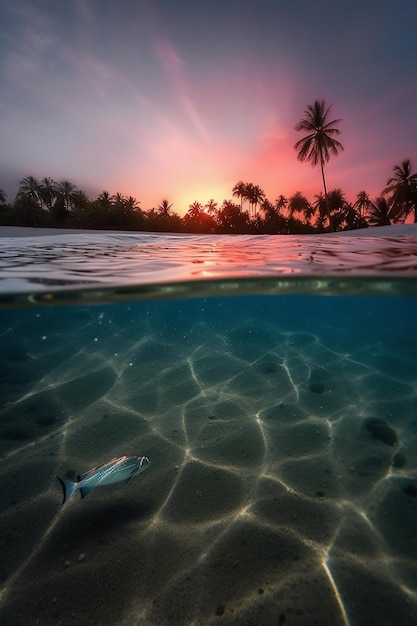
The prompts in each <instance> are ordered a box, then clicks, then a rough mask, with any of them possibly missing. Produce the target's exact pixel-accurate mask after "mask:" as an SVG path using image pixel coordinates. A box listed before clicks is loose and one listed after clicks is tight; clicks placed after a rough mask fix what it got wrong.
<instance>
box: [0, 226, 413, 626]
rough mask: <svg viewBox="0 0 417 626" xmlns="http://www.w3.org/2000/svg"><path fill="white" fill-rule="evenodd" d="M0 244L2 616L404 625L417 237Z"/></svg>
mask: <svg viewBox="0 0 417 626" xmlns="http://www.w3.org/2000/svg"><path fill="white" fill-rule="evenodd" d="M1 244H2V245H1V248H0V249H1V256H0V304H1V305H2V307H1V308H0V480H1V490H0V555H1V557H0V583H1V586H0V623H1V624H7V625H12V626H13V625H19V626H20V625H25V626H28V625H32V624H41V625H49V624H51V625H57V624H64V625H65V624H77V625H78V624H79V625H85V624H100V625H107V624H108V625H110V624H111V625H114V624H117V625H118V624H121V625H129V626H130V625H153V624H163V625H165V624H166V625H176V624H179V625H191V624H193V625H197V624H201V625H205V624H227V625H229V624H230V625H231V624H235V625H240V624H243V625H249V624H252V625H253V624H254V625H258V624H259V625H266V626H269V625H279V626H282V625H284V624H285V626H287V625H288V626H292V625H296V626H300V625H302V626H304V625H305V626H307V625H308V626H311V625H314V624H320V626H326V625H329V626H339V625H340V626H342V625H343V626H369V625H373V624H375V625H378V626H384V625H385V624H386V625H388V624H389V625H390V626H391V625H392V624H401V625H403V626H409V625H410V626H411V625H414V624H415V623H417V591H416V590H417V393H416V392H417V358H416V355H417V323H416V320H417V298H416V294H417V281H416V279H417V273H416V272H417V269H416V265H417V264H416V251H417V242H416V239H415V238H413V237H399V238H397V239H395V240H394V239H392V238H390V239H375V240H371V239H368V238H360V239H356V240H354V239H349V238H347V239H341V238H336V237H332V236H330V237H328V238H326V237H316V238H314V237H308V238H306V237H304V238H302V237H301V238H293V237H291V238H286V237H265V238H262V237H241V238H239V237H202V238H198V237H177V236H166V235H163V236H162V235H161V236H152V235H148V236H146V235H143V236H139V235H108V234H103V235H101V234H97V235H84V236H79V237H74V236H73V235H64V236H61V237H39V238H28V239H26V240H22V239H17V238H16V239H7V240H6V239H3V240H2V241H1ZM124 455H128V456H130V455H139V456H142V455H146V456H148V457H149V458H150V460H151V465H150V467H149V468H148V469H147V470H146V472H143V473H141V474H139V475H138V476H136V477H134V478H133V479H132V480H131V481H130V482H129V483H128V484H118V485H112V486H108V487H102V488H98V489H97V490H95V491H94V492H92V493H91V494H89V495H88V497H86V498H83V499H81V498H80V495H79V493H78V492H77V493H76V494H75V495H74V496H73V497H72V498H71V499H70V500H69V501H68V502H67V503H65V505H62V490H61V487H60V483H59V481H58V480H57V479H56V476H61V477H67V478H69V479H73V480H76V476H77V475H78V474H79V473H82V472H85V471H87V470H89V469H91V468H93V467H96V466H98V465H100V464H102V463H105V462H107V461H108V460H110V459H112V458H114V457H120V456H124Z"/></svg>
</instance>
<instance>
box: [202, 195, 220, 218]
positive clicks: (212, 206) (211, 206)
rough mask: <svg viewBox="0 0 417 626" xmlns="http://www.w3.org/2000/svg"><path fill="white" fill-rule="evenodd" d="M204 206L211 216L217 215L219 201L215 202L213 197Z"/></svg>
mask: <svg viewBox="0 0 417 626" xmlns="http://www.w3.org/2000/svg"><path fill="white" fill-rule="evenodd" d="M204 208H205V209H206V211H207V213H208V215H210V216H211V217H215V216H216V215H217V202H215V201H214V200H213V198H211V199H210V200H209V201H208V202H207V204H205V206H204Z"/></svg>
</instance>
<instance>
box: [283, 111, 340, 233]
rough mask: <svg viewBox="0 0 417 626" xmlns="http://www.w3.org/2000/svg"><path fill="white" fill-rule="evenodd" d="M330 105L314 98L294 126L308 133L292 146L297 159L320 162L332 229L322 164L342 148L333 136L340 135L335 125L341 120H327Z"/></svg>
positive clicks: (328, 211) (315, 163) (314, 164)
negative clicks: (302, 116) (327, 105)
mask: <svg viewBox="0 0 417 626" xmlns="http://www.w3.org/2000/svg"><path fill="white" fill-rule="evenodd" d="M330 109H331V105H330V106H329V107H327V108H326V104H325V101H324V100H321V101H320V100H316V101H315V102H314V104H313V105H309V106H308V107H307V109H306V111H305V117H304V118H302V119H301V120H300V121H299V122H298V124H297V125H296V126H295V130H296V131H306V132H307V133H308V134H307V135H306V136H305V137H302V139H299V140H298V141H297V143H296V144H294V148H295V150H296V151H297V158H298V160H299V161H302V162H304V161H309V162H310V163H311V165H312V166H313V167H315V166H316V165H317V164H320V169H321V176H322V180H323V189H324V198H325V203H326V208H327V213H328V219H329V228H330V230H331V229H332V225H331V220H330V207H329V201H328V197H327V187H326V178H325V176H324V164H325V163H327V162H328V161H329V159H330V154H333V155H335V156H337V154H338V153H339V150H343V146H342V144H341V143H340V142H339V141H337V139H335V138H334V136H335V135H340V130H339V129H338V128H336V127H335V124H338V123H339V122H340V121H341V120H332V121H328V119H329V113H330Z"/></svg>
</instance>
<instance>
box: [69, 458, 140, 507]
mask: <svg viewBox="0 0 417 626" xmlns="http://www.w3.org/2000/svg"><path fill="white" fill-rule="evenodd" d="M150 463H151V462H150V460H149V458H148V457H147V456H121V457H119V458H117V457H116V458H114V459H111V460H110V461H107V463H103V465H99V466H98V467H93V469H91V470H88V472H84V473H83V474H80V475H79V476H78V482H74V481H72V480H68V479H67V478H60V477H59V476H57V479H58V480H59V482H60V483H61V486H62V490H63V495H64V500H63V502H62V504H65V503H66V502H68V500H69V499H70V498H71V496H72V495H73V494H74V493H75V492H76V491H77V490H79V491H80V493H81V497H82V498H85V497H86V496H88V494H89V493H91V492H92V491H94V489H96V488H97V487H104V486H106V485H114V484H115V483H128V482H129V480H130V479H131V478H133V477H134V476H136V475H137V474H140V472H144V471H145V470H146V469H147V468H148V467H149V465H150Z"/></svg>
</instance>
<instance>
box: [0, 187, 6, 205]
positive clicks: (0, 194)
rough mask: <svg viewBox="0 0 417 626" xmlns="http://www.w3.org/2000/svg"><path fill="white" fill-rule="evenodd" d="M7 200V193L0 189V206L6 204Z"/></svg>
mask: <svg viewBox="0 0 417 626" xmlns="http://www.w3.org/2000/svg"><path fill="white" fill-rule="evenodd" d="M6 198H7V194H6V192H5V191H3V189H0V204H1V205H4V204H6Z"/></svg>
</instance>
